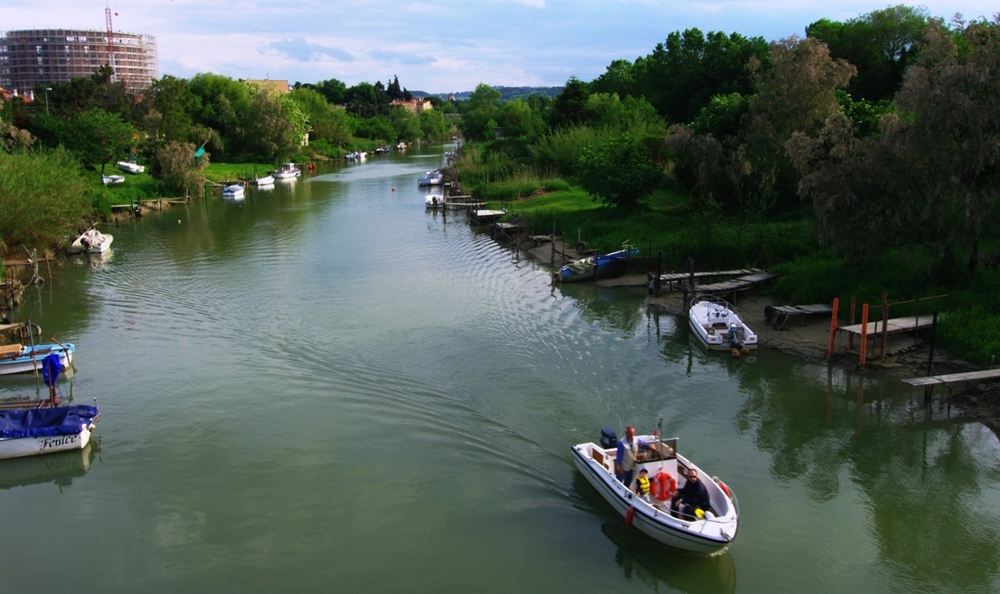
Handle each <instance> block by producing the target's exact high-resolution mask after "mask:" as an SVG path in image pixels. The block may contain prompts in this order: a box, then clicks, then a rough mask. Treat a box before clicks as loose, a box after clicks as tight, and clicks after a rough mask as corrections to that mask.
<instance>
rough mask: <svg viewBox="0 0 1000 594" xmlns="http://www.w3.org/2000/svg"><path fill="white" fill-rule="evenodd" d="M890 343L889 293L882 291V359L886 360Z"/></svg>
mask: <svg viewBox="0 0 1000 594" xmlns="http://www.w3.org/2000/svg"><path fill="white" fill-rule="evenodd" d="M888 343H889V293H888V292H887V291H882V360H883V361H885V350H886V347H887V346H888Z"/></svg>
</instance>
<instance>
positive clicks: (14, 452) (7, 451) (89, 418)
mask: <svg viewBox="0 0 1000 594" xmlns="http://www.w3.org/2000/svg"><path fill="white" fill-rule="evenodd" d="M99 419H100V413H99V412H98V410H97V407H96V406H90V405H86V404H72V405H68V406H54V407H51V408H29V409H19V410H0V459H5V458H20V457H22V456H35V455H39V454H48V453H51V452H62V451H66V450H82V449H83V448H85V447H87V444H88V443H90V436H91V433H93V431H94V424H95V423H96V422H97V421H98V420H99Z"/></svg>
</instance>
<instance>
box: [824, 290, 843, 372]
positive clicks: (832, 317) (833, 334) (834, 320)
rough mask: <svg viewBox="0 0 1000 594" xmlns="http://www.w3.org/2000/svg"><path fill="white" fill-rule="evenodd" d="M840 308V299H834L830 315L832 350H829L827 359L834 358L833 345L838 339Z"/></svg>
mask: <svg viewBox="0 0 1000 594" xmlns="http://www.w3.org/2000/svg"><path fill="white" fill-rule="evenodd" d="M839 307H840V297H834V298H833V312H832V313H831V314H830V348H829V349H828V350H827V353H826V356H827V358H833V345H834V342H835V341H836V339H837V309H838V308H839Z"/></svg>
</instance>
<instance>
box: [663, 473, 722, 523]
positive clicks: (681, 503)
mask: <svg viewBox="0 0 1000 594" xmlns="http://www.w3.org/2000/svg"><path fill="white" fill-rule="evenodd" d="M711 504H712V502H711V501H710V500H709V498H708V489H706V488H705V485H704V484H702V482H701V481H700V480H699V479H698V471H697V470H694V469H693V468H692V469H691V470H689V471H688V474H687V482H685V483H684V486H683V487H681V488H680V490H679V491H677V494H676V495H674V496H673V498H671V500H670V512H671V514H672V515H674V516H677V512H678V508H679V511H680V517H681V518H683V519H685V520H695V519H699V518H698V517H697V510H701V511H702V512H707V511H708V508H709V507H710V506H711ZM702 517H704V516H702Z"/></svg>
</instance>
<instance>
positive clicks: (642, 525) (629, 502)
mask: <svg viewBox="0 0 1000 594" xmlns="http://www.w3.org/2000/svg"><path fill="white" fill-rule="evenodd" d="M638 439H639V440H640V441H642V442H650V441H651V440H654V439H655V438H653V437H652V436H641V437H639V438H638ZM572 450H573V460H574V463H575V464H576V467H577V469H578V470H579V471H580V473H581V474H583V476H584V478H586V479H587V482H589V483H590V484H591V485H592V486H593V487H594V488H595V489H596V490H597V492H598V493H600V494H601V497H603V498H604V500H605V501H607V502H608V503H609V504H611V506H612V507H613V508H614V509H615V511H616V512H617V513H619V514H620V515H622V516H624V517H625V518H626V521H629V519H630V520H631V525H632V526H633V527H635V528H637V529H638V530H639V531H641V532H642V533H644V534H646V535H647V536H649V537H651V538H653V539H655V540H657V541H659V542H661V543H663V544H665V545H668V546H672V547H675V548H678V549H684V550H686V551H692V552H695V553H703V554H712V553H717V552H719V551H722V550H724V549H725V548H726V547H728V546H729V544H730V543H731V542H732V541H733V540H734V539H735V538H736V533H737V531H738V529H739V520H738V511H737V508H736V503H735V500H734V499H732V498H731V497H730V496H729V495H727V494H726V491H724V490H723V489H722V487H721V486H720V485H721V483H717V482H716V481H715V480H714V479H708V475H707V474H706V473H705V472H704V471H702V470H701V469H700V468H698V467H697V466H695V465H694V464H692V463H691V462H690V461H689V460H687V459H686V458H684V457H682V456H677V459H676V461H675V462H676V463H679V464H680V465H683V466H684V467H686V468H688V469H694V470H698V472H699V474H700V475H701V476H702V477H705V486H706V489H707V490H708V492H709V497H710V499H711V502H712V508H713V510H715V511H716V512H718V513H717V514H716V513H713V514H712V515H711V516H706V517H705V518H704V519H695V520H692V521H688V520H685V519H681V518H676V517H674V516H672V515H671V514H670V513H669V500H666V501H658V500H656V499H651V501H650V502H647V501H645V500H644V499H643V498H641V497H639V496H638V495H636V494H635V493H634V492H632V491H631V490H629V489H627V488H626V487H625V485H623V484H622V483H621V482H620V481H619V480H617V479H616V478H615V476H614V474H613V468H614V467H613V459H614V456H615V450H614V449H613V448H611V449H604V448H602V447H600V446H598V445H597V444H594V443H584V444H579V445H576V446H573V448H572ZM595 450H596V451H597V452H598V453H597V454H596V455H595V454H594V451H595ZM598 458H602V459H603V462H602V461H599V460H598ZM659 465H660V463H659V462H650V463H647V464H644V465H643V466H645V467H647V468H648V469H649V470H651V471H655V470H656V469H657V468H658V466H659ZM676 467H677V466H676V464H675V465H674V466H673V468H674V471H675V473H676ZM726 489H728V487H726ZM630 509H631V512H630V511H629V510H630Z"/></svg>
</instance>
